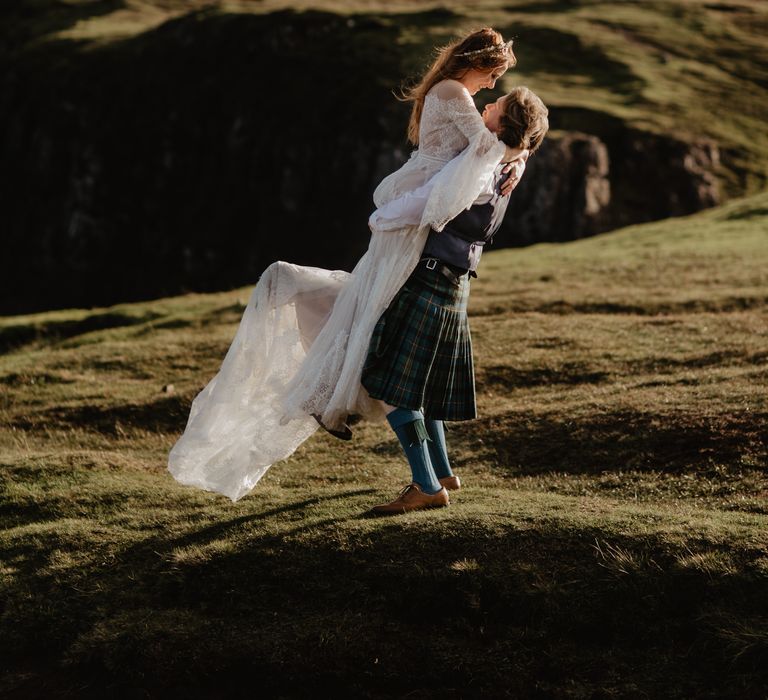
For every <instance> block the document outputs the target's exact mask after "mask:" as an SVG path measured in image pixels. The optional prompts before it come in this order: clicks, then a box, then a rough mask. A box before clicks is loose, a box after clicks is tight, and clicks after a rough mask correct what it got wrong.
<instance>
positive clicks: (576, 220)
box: [498, 110, 720, 245]
mask: <svg viewBox="0 0 768 700" xmlns="http://www.w3.org/2000/svg"><path fill="white" fill-rule="evenodd" d="M558 119H559V116H558V111H557V110H554V121H555V122H557V121H558ZM595 131H598V132H600V131H601V130H600V129H599V128H596V129H595ZM603 139H605V140H603ZM718 167H719V152H718V148H717V146H716V145H715V144H712V143H708V142H701V143H684V142H681V141H678V140H675V139H673V138H663V137H659V136H656V135H653V134H647V133H643V132H640V131H637V130H633V129H628V128H626V127H622V128H621V129H620V130H619V131H618V132H616V133H607V134H604V135H603V136H602V137H601V136H598V135H595V134H594V133H592V134H585V133H580V132H576V131H571V132H559V133H558V132H555V133H554V134H552V135H550V136H549V137H548V138H547V140H546V141H545V142H544V144H543V145H542V147H541V149H540V150H539V152H537V153H536V154H535V155H534V156H533V157H532V158H531V160H530V161H529V163H528V167H527V169H526V170H527V172H526V174H525V177H524V178H523V180H521V182H520V185H519V186H518V187H517V189H516V190H515V192H514V194H513V195H512V200H511V201H510V206H509V209H508V210H507V216H506V218H505V220H504V224H503V226H502V230H501V231H500V233H499V237H498V239H499V242H500V243H501V244H503V245H528V244H531V243H538V242H542V241H568V240H575V239H577V238H584V237H585V236H591V235H594V234H596V233H600V232H603V231H609V230H611V229H615V228H618V227H620V226H626V225H628V224H633V223H641V222H644V221H654V220H657V219H663V218H666V217H669V216H681V215H684V214H691V213H693V212H695V211H700V210H701V209H704V208H707V207H711V206H715V205H716V204H718V203H719V201H720V197H719V191H718V183H717V179H716V177H715V172H716V171H717V169H718Z"/></svg>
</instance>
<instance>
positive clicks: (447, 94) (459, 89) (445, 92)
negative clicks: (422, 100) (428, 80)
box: [429, 78, 469, 100]
mask: <svg viewBox="0 0 768 700" xmlns="http://www.w3.org/2000/svg"><path fill="white" fill-rule="evenodd" d="M429 94H430V95H435V96H436V97H438V98H439V99H441V100H453V99H455V98H457V97H465V96H468V95H469V93H468V92H467V88H465V87H464V85H463V84H462V83H460V82H459V81H458V80H451V79H450V78H449V79H447V80H441V81H440V82H439V83H435V85H433V86H432V89H431V90H430V91H429Z"/></svg>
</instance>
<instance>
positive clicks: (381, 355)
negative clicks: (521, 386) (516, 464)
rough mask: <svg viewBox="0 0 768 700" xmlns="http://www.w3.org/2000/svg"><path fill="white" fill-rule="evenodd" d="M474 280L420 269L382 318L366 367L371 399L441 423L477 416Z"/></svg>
mask: <svg viewBox="0 0 768 700" xmlns="http://www.w3.org/2000/svg"><path fill="white" fill-rule="evenodd" d="M468 298H469V279H468V277H467V276H466V275H464V276H462V277H461V278H460V282H459V284H458V285H457V284H455V283H453V282H451V281H450V280H448V279H447V278H446V277H444V276H443V275H442V274H440V272H439V271H437V270H426V269H424V268H423V267H421V266H420V267H418V268H417V269H416V270H415V271H414V273H413V274H412V275H411V276H410V277H409V278H408V281H407V282H406V283H405V285H403V287H402V288H401V289H400V291H399V292H398V293H397V295H396V296H395V298H394V299H393V300H392V303H391V304H390V305H389V306H388V307H387V309H386V310H385V311H384V313H383V314H382V315H381V317H380V318H379V320H378V322H377V324H376V327H375V328H374V331H373V335H372V337H371V343H370V346H369V349H368V355H367V358H366V361H365V364H364V366H363V374H362V384H363V386H364V387H365V389H366V390H367V391H368V393H369V395H370V396H372V397H373V398H375V399H381V400H382V401H385V402H386V403H388V404H390V405H392V406H398V407H399V408H408V409H411V410H419V409H422V410H423V411H424V414H425V416H427V417H429V418H434V419H439V420H468V419H471V418H475V417H476V415H477V411H476V407H475V376H474V365H473V362H472V339H471V336H470V332H469V323H468V321H467V300H468Z"/></svg>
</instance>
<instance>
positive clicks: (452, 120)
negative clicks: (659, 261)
mask: <svg viewBox="0 0 768 700" xmlns="http://www.w3.org/2000/svg"><path fill="white" fill-rule="evenodd" d="M504 151H505V146H504V144H503V143H501V142H500V141H499V140H498V139H497V138H496V136H495V135H494V134H493V133H491V132H490V131H489V130H488V129H486V128H485V125H484V124H483V120H482V118H481V116H480V114H479V113H478V111H477V109H476V108H475V105H474V103H473V101H472V98H471V96H470V95H469V93H468V92H467V91H466V89H465V88H464V87H463V86H462V85H461V84H460V83H458V82H456V81H443V82H441V83H439V84H438V85H436V86H435V87H434V88H433V89H432V90H431V91H430V92H429V94H428V95H427V97H426V100H425V103H424V110H423V113H422V117H421V122H420V144H419V148H418V150H417V151H415V152H414V153H413V154H412V156H411V158H410V160H408V162H407V163H405V165H403V167H402V168H400V169H399V170H397V171H396V172H394V173H393V174H392V175H389V176H388V177H386V178H385V179H384V180H383V181H382V182H381V184H380V185H379V186H378V188H377V189H376V191H375V192H374V202H375V204H376V206H377V207H381V206H383V205H384V204H387V203H390V202H392V201H393V200H395V199H397V198H404V199H407V197H408V195H409V193H412V192H414V191H415V190H416V189H417V188H419V187H421V186H422V185H424V184H425V183H426V182H428V181H430V184H431V191H430V194H429V197H428V198H427V200H426V203H425V205H424V211H423V214H422V217H421V223H420V224H419V225H407V226H400V227H398V226H396V225H394V226H393V225H388V226H387V230H378V229H376V228H375V227H372V233H371V241H370V244H369V247H368V250H367V252H366V253H365V254H364V255H363V257H362V258H361V259H360V261H359V262H358V263H357V265H356V266H355V268H354V270H352V272H351V273H347V272H343V271H340V270H323V269H319V268H314V267H303V266H298V265H292V264H290V263H286V262H277V263H274V264H272V265H270V267H268V268H267V269H266V270H265V272H264V274H263V275H262V276H261V278H260V280H259V282H258V284H257V285H256V287H255V289H254V290H253V293H252V295H251V298H250V301H249V302H248V306H247V308H246V309H245V311H244V313H243V318H242V321H241V323H240V327H239V328H238V330H237V334H236V335H235V338H234V340H233V341H232V345H231V347H230V348H229V351H228V352H227V355H226V357H225V358H224V362H223V364H222V366H221V369H220V371H219V373H218V374H217V375H216V376H215V377H214V378H213V379H212V380H211V381H210V382H209V384H208V385H207V386H206V387H205V389H203V390H202V391H201V392H200V394H198V396H197V397H196V398H195V400H194V402H193V403H192V408H191V411H190V415H189V420H188V422H187V427H186V430H185V431H184V434H183V435H182V436H181V438H180V439H179V441H178V442H177V443H176V445H175V446H174V447H173V449H172V450H171V453H170V456H169V460H168V468H169V470H170V471H171V473H172V474H173V476H174V477H175V478H176V479H177V480H178V481H180V482H181V483H183V484H189V485H193V486H198V487H200V488H203V489H207V490H210V491H216V492H218V493H221V494H224V495H225V496H228V497H229V498H231V499H232V500H233V501H235V500H237V499H239V498H241V497H242V496H244V495H245V494H247V493H248V492H249V491H250V490H251V489H252V488H253V487H254V486H255V485H256V483H257V482H258V480H259V479H260V478H261V477H262V476H263V475H264V473H265V472H266V471H267V469H268V468H269V467H270V466H271V465H272V464H274V463H275V462H277V461H279V460H281V459H285V458H286V457H288V456H290V455H291V454H292V453H293V452H294V451H295V450H296V448H297V447H298V446H299V445H301V443H302V442H304V440H306V439H307V438H308V437H309V436H310V435H312V433H314V432H315V430H317V428H318V424H317V422H316V421H315V419H314V418H312V414H317V415H320V416H322V420H323V423H324V424H325V425H327V426H329V427H339V426H340V425H341V424H342V423H343V422H344V420H345V419H346V417H347V416H348V415H351V414H359V415H362V416H364V417H366V418H368V419H372V420H376V419H381V418H383V414H382V413H381V412H380V409H379V408H378V404H377V403H376V402H374V401H372V400H371V399H370V398H369V397H368V395H367V394H366V392H365V390H364V389H363V387H362V385H361V384H360V376H361V373H362V366H363V361H364V359H365V357H366V354H367V352H368V344H369V342H370V338H371V334H372V332H373V327H374V326H375V324H376V321H377V320H378V318H379V316H380V315H381V314H382V312H383V311H384V309H386V307H387V306H388V304H389V302H390V301H391V300H392V298H393V297H394V295H395V294H396V292H397V291H398V290H399V289H400V287H402V285H403V284H404V283H405V281H406V279H407V278H408V276H409V275H410V274H411V272H412V271H413V269H414V267H415V266H416V263H417V262H418V260H419V257H420V255H421V251H422V249H423V248H424V243H425V241H426V237H427V234H428V232H429V229H430V227H432V228H435V229H437V230H442V228H443V227H444V225H445V224H446V223H447V222H448V221H450V220H451V219H452V218H454V217H455V216H456V215H457V214H459V213H460V212H461V211H462V210H464V209H466V208H467V207H469V206H470V205H471V204H472V203H473V201H474V200H475V199H476V197H477V195H478V194H479V193H480V192H481V191H482V190H483V189H485V188H486V187H487V185H488V182H489V180H490V179H491V178H493V176H494V170H495V168H496V166H497V165H498V164H499V162H500V161H501V160H502V158H503V156H504Z"/></svg>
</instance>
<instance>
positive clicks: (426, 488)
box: [363, 87, 549, 515]
mask: <svg viewBox="0 0 768 700" xmlns="http://www.w3.org/2000/svg"><path fill="white" fill-rule="evenodd" d="M483 121H484V123H485V125H486V126H487V127H488V129H490V130H491V131H493V132H494V133H496V134H497V135H498V137H499V138H500V139H501V140H502V141H503V142H504V143H506V144H507V145H508V146H510V147H512V148H522V149H525V150H523V152H522V154H521V156H520V157H519V158H518V159H517V160H516V161H513V163H511V164H510V165H508V166H504V167H502V166H500V167H499V168H498V169H497V170H496V173H495V177H494V178H493V180H492V181H490V182H489V183H488V184H487V185H486V187H485V189H484V191H482V192H481V193H480V195H479V196H478V198H477V199H476V200H475V202H474V204H473V205H472V206H471V207H469V208H468V209H466V210H464V211H462V212H461V213H460V214H459V215H458V216H456V217H455V218H453V219H452V220H451V221H449V222H448V223H447V224H446V225H445V227H444V228H443V230H442V231H440V232H438V231H435V230H431V231H430V232H429V234H428V237H427V241H426V243H425V246H424V250H423V253H422V257H421V260H420V261H419V263H418V266H417V267H425V268H426V269H428V270H433V271H437V272H438V273H440V274H441V275H443V276H445V277H446V278H448V279H449V280H450V281H451V282H453V283H454V284H456V285H458V284H459V283H460V278H461V277H463V276H464V275H466V274H469V275H470V276H474V277H476V276H477V275H476V273H475V270H476V269H477V264H478V262H479V260H480V256H481V254H482V251H483V247H484V246H485V244H486V243H488V242H490V240H491V239H492V238H493V235H494V234H495V233H496V231H497V230H498V228H499V226H500V225H501V222H502V220H503V218H504V213H505V212H506V208H507V204H508V202H509V198H508V197H507V196H505V193H507V194H508V193H509V192H510V191H511V190H512V189H514V187H515V186H516V185H517V183H518V182H519V180H520V177H521V176H522V173H523V171H524V169H525V161H526V160H527V157H528V155H529V154H530V153H533V152H534V151H535V150H536V149H537V148H538V147H539V145H540V144H541V141H542V140H543V138H544V136H545V134H546V132H547V130H548V128H549V123H548V120H547V110H546V107H544V105H543V103H542V102H541V100H539V98H538V97H536V95H534V94H533V93H532V92H531V91H530V90H528V89H527V88H525V87H519V88H515V89H514V90H512V92H510V93H509V94H507V95H504V96H503V97H500V98H499V99H498V100H496V102H493V103H491V104H489V105H487V106H486V107H485V109H484V110H483ZM430 192H431V186H430V185H429V183H428V184H427V185H425V186H423V187H422V188H419V189H418V190H416V191H415V192H413V193H410V194H409V195H406V196H405V197H404V198H403V199H401V200H397V201H395V202H393V203H392V206H390V205H385V206H383V207H381V208H379V209H378V210H377V211H376V212H374V214H373V215H372V216H371V218H370V220H369V224H370V226H371V228H372V229H377V230H386V229H387V228H388V221H389V220H392V221H394V220H398V221H399V222H400V224H402V223H406V224H408V223H411V224H414V225H415V224H418V223H419V221H420V218H421V214H422V211H423V210H424V206H425V203H426V200H427V198H428V197H429V194H430ZM404 217H405V221H403V218H404ZM425 342H426V341H425ZM389 381H390V379H389V377H388V376H387V375H386V374H384V375H383V376H382V377H381V379H379V378H378V376H377V375H376V373H374V374H373V375H372V376H369V377H367V378H366V377H365V372H364V379H363V384H364V386H365V387H366V389H368V390H369V391H370V392H371V393H372V395H377V394H378V395H381V393H382V392H381V389H382V387H383V386H385V385H386V384H387V383H388V382H389ZM380 382H383V384H381V385H380ZM406 384H407V383H406ZM387 420H388V421H389V423H390V425H391V426H392V428H393V430H394V431H395V433H396V434H397V436H398V438H399V439H400V442H401V445H402V447H403V450H404V452H405V454H406V457H407V458H408V462H409V464H410V466H411V471H412V475H413V483H412V484H411V485H410V486H408V487H406V488H405V489H404V490H403V491H402V492H401V495H400V496H399V497H398V498H396V499H395V500H394V501H392V502H391V503H386V504H382V505H379V506H375V507H374V508H373V510H372V512H373V513H374V514H378V515H385V514H392V513H402V512H405V511H408V510H418V509H422V508H434V507H439V506H445V505H448V503H449V498H448V495H447V490H456V489H458V488H460V482H459V479H458V477H457V476H455V475H454V474H453V472H452V470H451V466H450V462H449V460H448V454H447V448H446V444H445V434H444V430H443V421H442V420H435V419H429V418H426V417H425V416H424V415H423V414H422V413H421V411H412V410H408V409H404V408H395V407H393V406H390V407H389V412H388V413H387Z"/></svg>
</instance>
